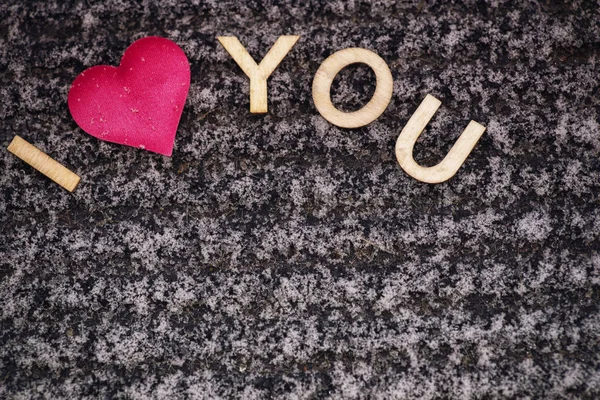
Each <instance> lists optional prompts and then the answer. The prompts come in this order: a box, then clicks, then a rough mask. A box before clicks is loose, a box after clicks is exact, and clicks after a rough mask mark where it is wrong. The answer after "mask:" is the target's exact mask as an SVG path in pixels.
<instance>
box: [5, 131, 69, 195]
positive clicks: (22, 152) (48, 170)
mask: <svg viewBox="0 0 600 400" xmlns="http://www.w3.org/2000/svg"><path fill="white" fill-rule="evenodd" d="M8 151H10V152H11V153H13V154H14V155H15V156H17V157H19V158H20V159H21V160H23V161H25V162H26V163H27V164H29V165H31V166H32V167H33V168H35V169H37V170H38V171H40V172H41V173H42V174H44V175H46V176H47V177H48V178H50V179H52V180H53V181H54V182H56V183H58V184H59V185H60V186H62V187H64V188H65V189H67V190H68V191H69V192H72V191H73V190H75V187H77V184H78V183H79V176H77V175H76V174H74V173H73V172H71V171H70V170H68V169H67V168H66V167H64V166H63V165H62V164H60V163H59V162H58V161H56V160H54V159H52V158H50V157H49V156H48V155H47V154H46V153H44V152H42V151H41V150H40V149H38V148H37V147H35V146H34V145H32V144H31V143H29V142H27V141H26V140H24V139H22V138H21V137H19V136H15V137H14V138H13V140H12V142H10V144H9V145H8Z"/></svg>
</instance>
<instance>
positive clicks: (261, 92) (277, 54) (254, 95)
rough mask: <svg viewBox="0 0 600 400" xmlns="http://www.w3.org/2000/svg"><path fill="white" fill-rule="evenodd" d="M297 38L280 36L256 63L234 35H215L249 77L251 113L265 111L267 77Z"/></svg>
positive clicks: (266, 103) (266, 106) (266, 108)
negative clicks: (258, 62)
mask: <svg viewBox="0 0 600 400" xmlns="http://www.w3.org/2000/svg"><path fill="white" fill-rule="evenodd" d="M299 38H300V36H280V37H279V38H278V39H277V41H276V42H275V44H274V45H273V47H271V49H270V50H269V52H268V53H267V55H266V56H265V58H263V59H262V61H261V62H260V64H258V65H257V64H256V62H255V61H254V59H253V58H252V56H251V55H250V54H248V52H247V51H246V49H245V48H244V46H242V44H241V43H240V41H239V40H238V39H237V38H236V37H235V36H219V37H217V39H218V40H219V42H221V44H222V45H223V47H225V50H227V52H228V53H229V54H230V55H231V57H233V59H234V60H235V62H236V63H237V64H238V65H239V66H240V68H241V69H242V71H244V73H245V74H246V75H247V76H248V78H250V112H251V113H254V114H261V113H266V112H267V110H268V102H267V79H268V78H269V76H271V74H272V73H273V71H275V68H277V66H278V65H279V63H280V62H281V60H283V58H284V57H285V56H286V55H287V53H289V51H290V50H291V49H292V47H293V46H294V44H295V43H296V42H297V41H298V39H299Z"/></svg>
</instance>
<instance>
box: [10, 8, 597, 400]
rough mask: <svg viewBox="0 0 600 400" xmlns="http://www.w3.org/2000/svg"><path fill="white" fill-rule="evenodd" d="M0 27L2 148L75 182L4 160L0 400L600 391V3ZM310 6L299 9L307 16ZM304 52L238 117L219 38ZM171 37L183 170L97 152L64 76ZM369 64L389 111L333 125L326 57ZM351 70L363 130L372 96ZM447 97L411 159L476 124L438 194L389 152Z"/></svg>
mask: <svg viewBox="0 0 600 400" xmlns="http://www.w3.org/2000/svg"><path fill="white" fill-rule="evenodd" d="M7 3H11V2H2V4H1V5H0V94H1V97H2V103H1V104H0V144H1V145H2V148H5V147H6V146H7V145H8V143H9V141H10V139H11V138H12V136H13V135H15V134H19V135H21V136H23V137H24V138H25V139H27V140H29V141H31V142H32V143H34V144H36V145H37V146H39V147H40V148H41V149H43V150H45V151H47V152H48V153H49V154H51V155H52V156H53V157H55V158H56V159H58V160H59V161H61V162H63V163H64V164H66V165H67V166H69V167H71V168H72V169H74V170H75V171H77V172H78V173H80V174H81V176H82V183H81V185H80V187H79V188H78V189H77V190H76V191H75V192H74V193H73V194H69V193H67V192H65V191H64V190H62V189H61V188H60V187H58V186H57V185H55V184H53V183H52V182H50V181H49V180H47V179H46V178H44V177H42V176H41V175H40V174H38V173H36V172H34V171H33V170H32V169H31V168H29V167H27V166H25V165H24V164H23V163H22V162H21V161H19V160H18V159H16V158H15V157H13V156H12V155H10V154H9V153H8V152H6V151H0V168H1V170H2V175H1V176H0V193H1V196H2V197H1V198H0V212H1V214H0V224H1V231H0V253H1V257H0V326H1V329H0V397H3V398H4V397H8V398H36V397H48V398H79V397H122V398H134V399H138V398H140V399H141V398H151V397H156V398H185V397H188V396H189V397H197V398H217V397H223V398H231V397H236V396H237V397H240V398H249V399H252V398H266V397H269V396H276V397H286V398H313V397H327V396H330V397H332V398H363V397H379V398H407V397H417V396H420V397H423V398H433V397H436V396H443V397H461V398H467V397H482V396H494V397H512V398H514V397H527V396H531V397H535V398H553V397H579V396H581V397H594V396H595V395H596V396H597V395H598V394H599V393H600V372H598V371H599V370H600V333H599V332H600V309H599V308H600V306H599V304H600V254H599V248H600V244H599V234H598V231H599V229H600V199H599V193H600V124H599V121H600V116H599V112H600V85H599V79H600V78H599V77H600V23H599V21H600V11H598V9H599V8H600V3H599V2H597V1H592V2H583V1H573V2H568V4H558V2H550V1H548V2H546V1H529V2H527V5H526V6H519V7H521V8H517V7H516V6H515V5H514V4H513V3H512V2H490V3H484V2H459V1H456V2H452V3H451V4H446V5H443V6H442V5H428V4H425V2H421V3H420V4H418V2H414V3H413V4H407V3H405V2H397V3H395V2H389V1H378V2H374V3H372V4H371V3H368V2H358V1H355V2H342V1H338V2H332V3H327V4H325V3H318V2H305V4H304V5H301V6H299V5H294V4H291V3H292V2H291V1H288V2H281V3H280V2H276V3H275V4H271V3H270V2H269V3H268V4H266V3H261V2H256V1H253V2H249V3H247V4H246V5H241V4H238V2H235V1H212V2H208V3H204V2H202V3H200V2H198V1H195V2H193V4H187V5H182V4H178V3H179V2H178V1H175V0H173V1H161V2H147V1H146V2H144V3H143V5H136V6H134V5H127V4H126V3H125V2H122V1H112V0H107V1H105V2H103V4H101V5H94V6H84V5H81V4H79V2H68V1H65V2H63V1H60V2H52V1H50V2H40V3H38V4H28V5H26V4H23V5H19V4H15V5H10V4H7ZM293 3H296V2H293ZM226 34H231V35H236V36H238V37H239V38H240V40H241V41H242V43H244V44H245V45H246V46H247V48H248V49H249V51H250V53H251V54H253V55H254V56H255V58H257V59H258V58H262V55H264V54H265V53H266V51H267V49H268V48H269V47H270V46H271V44H272V43H273V42H274V41H275V40H276V38H277V37H278V36H279V35H280V34H299V35H301V36H302V38H301V39H300V41H299V42H298V44H297V45H296V46H295V48H294V49H293V50H292V52H291V53H290V54H289V55H288V56H287V57H286V59H285V60H284V61H283V63H282V64H281V65H280V66H279V68H278V69H277V70H276V71H275V73H274V75H273V76H272V78H271V79H270V82H269V101H270V112H269V114H268V115H264V116H256V115H251V114H249V112H248V108H249V99H248V86H249V85H248V79H247V78H246V77H245V76H244V75H243V73H242V72H241V71H240V69H239V68H238V67H237V65H236V64H235V62H234V61H233V60H232V59H231V57H229V55H228V54H227V53H226V52H225V50H224V49H223V48H221V47H220V45H219V44H218V43H217V41H216V39H215V36H217V35H226ZM148 35H160V36H165V37H168V38H170V39H172V40H174V41H175V42H177V43H178V44H179V45H180V46H181V47H182V48H183V49H184V51H185V52H186V53H187V55H188V57H189V60H190V63H191V68H192V86H191V88H190V94H189V97H188V102H187V105H186V108H185V110H184V113H183V116H182V123H181V125H180V127H179V131H178V134H177V139H176V144H175V150H174V153H173V157H172V158H167V157H162V156H159V155H156V154H152V153H149V152H144V151H141V150H137V149H133V148H129V147H124V146H118V145H114V144H109V143H104V142H101V141H99V140H97V139H95V138H93V137H91V136H88V135H86V134H85V133H83V132H82V131H81V130H80V129H79V128H78V127H77V125H76V124H75V123H74V122H73V120H72V119H71V117H70V116H69V113H68V109H67V102H66V98H67V92H68V89H69V86H70V84H71V82H72V80H73V79H74V78H75V77H76V76H77V75H78V74H79V73H80V72H81V71H83V70H84V69H86V68H89V67H91V66H93V65H97V64H112V65H115V64H117V63H118V62H119V60H120V57H121V55H122V52H123V50H124V49H125V48H126V47H127V46H128V45H129V44H131V43H132V42H133V41H134V40H136V39H138V38H140V37H144V36H148ZM356 46H358V47H365V48H368V49H372V50H374V51H375V52H377V53H378V54H379V55H380V56H381V57H383V58H384V59H385V60H386V61H387V62H388V63H389V65H390V68H391V70H392V72H393V75H394V81H395V87H394V96H393V99H392V102H391V103H390V106H389V108H388V109H387V111H386V112H385V113H384V114H383V115H382V117H381V118H379V119H378V120H377V121H376V122H374V123H372V124H371V125H369V126H367V127H365V128H362V129H356V130H345V129H339V128H336V127H334V126H332V125H331V124H329V123H327V122H326V121H324V120H323V119H322V118H321V117H320V116H319V115H318V113H317V112H316V110H315V108H314V105H313V104H312V100H311V82H312V78H313V75H314V72H315V71H316V70H317V68H318V66H319V64H320V63H321V61H322V60H323V59H325V58H326V57H327V56H328V55H330V54H331V53H333V52H334V51H336V50H339V49H343V48H346V47H356ZM373 89H374V88H373V75H372V73H371V72H370V71H369V70H368V68H365V67H360V66H359V67H351V68H348V69H347V70H344V71H343V72H342V73H341V74H340V79H339V80H338V81H337V86H336V88H335V96H334V98H335V102H336V104H338V105H340V106H341V107H345V108H347V109H356V108H358V107H360V106H361V104H364V103H365V102H366V101H367V100H368V99H369V97H370V94H371V93H372V92H373ZM427 93H431V94H433V95H434V96H436V97H438V98H440V99H441V100H442V101H443V105H442V108H441V110H440V111H439V112H438V114H437V115H436V117H435V119H434V121H432V123H431V125H430V127H429V129H428V130H427V131H426V132H425V134H424V135H423V137H422V138H421V140H420V141H419V143H418V146H417V149H416V158H417V160H418V161H420V162H422V163H423V164H429V165H432V164H435V163H436V162H438V161H439V160H441V159H442V157H443V156H444V155H445V153H446V152H447V151H448V149H449V148H450V147H451V145H452V143H453V142H454V140H455V138H456V137H457V136H458V134H459V133H460V132H461V131H462V129H464V127H465V126H466V124H467V122H468V121H469V120H470V119H474V120H476V121H479V122H481V123H483V124H484V125H486V126H487V127H488V131H487V132H486V134H485V135H484V136H483V138H482V140H481V141H480V143H479V144H478V145H477V147H476V148H475V150H474V152H473V153H472V154H471V156H470V157H469V158H468V160H467V162H466V164H465V165H464V166H463V168H462V169H461V170H460V171H459V173H458V174H457V175H456V176H455V177H454V178H453V179H452V180H450V181H448V182H446V183H444V184H440V185H427V184H422V183H419V182H417V181H415V180H414V179H412V178H410V177H409V176H407V175H406V174H405V173H404V172H403V171H402V170H401V169H400V168H399V166H398V165H397V163H396V161H395V158H394V155H393V146H394V143H395V139H396V136H397V135H398V133H399V132H400V130H401V129H402V127H403V126H404V124H405V123H406V121H407V120H408V118H409V117H410V115H411V114H412V112H413V111H414V110H415V109H416V107H417V105H418V104H419V102H420V101H421V100H422V99H423V98H424V97H425V95H426V94H427Z"/></svg>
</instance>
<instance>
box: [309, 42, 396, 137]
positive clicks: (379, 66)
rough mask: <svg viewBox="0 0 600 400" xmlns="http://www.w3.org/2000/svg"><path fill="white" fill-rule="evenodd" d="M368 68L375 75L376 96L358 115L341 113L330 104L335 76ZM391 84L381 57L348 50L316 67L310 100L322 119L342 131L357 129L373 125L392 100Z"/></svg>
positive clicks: (367, 51)
mask: <svg viewBox="0 0 600 400" xmlns="http://www.w3.org/2000/svg"><path fill="white" fill-rule="evenodd" d="M355 63H364V64H367V65H368V66H369V67H371V69H373V71H374V72H375V77H376V78H377V83H376V86H375V93H374V94H373V97H372V98H371V100H370V101H369V102H368V103H367V105H366V106H364V107H363V108H361V109H360V110H358V111H354V112H343V111H340V110H338V109H337V108H335V107H334V105H333V104H332V103H331V96H330V90H331V84H332V83H333V79H334V78H335V76H336V75H337V74H338V73H339V72H340V71H341V70H342V69H343V68H344V67H346V66H348V65H350V64H355ZM393 89H394V81H393V79H392V73H391V72H390V69H389V68H388V66H387V64H386V63H385V61H383V59H382V58H381V57H379V56H378V55H377V54H375V53H373V52H372V51H369V50H365V49H360V48H349V49H344V50H340V51H338V52H335V53H333V54H332V55H330V56H329V57H328V58H327V59H326V60H325V61H323V63H322V64H321V66H320V67H319V69H318V71H317V73H316V74H315V79H314V80H313V85H312V94H313V100H314V102H315V106H316V107H317V110H318V111H319V113H321V115H322V116H323V118H325V119H326V120H327V121H329V122H331V123H332V124H334V125H337V126H339V127H342V128H359V127H361V126H365V125H367V124H370V123H371V122H373V121H375V120H376V119H377V118H378V117H379V116H380V115H381V114H382V113H383V112H384V111H385V109H386V108H387V106H388V104H389V103H390V100H391V99H392V91H393Z"/></svg>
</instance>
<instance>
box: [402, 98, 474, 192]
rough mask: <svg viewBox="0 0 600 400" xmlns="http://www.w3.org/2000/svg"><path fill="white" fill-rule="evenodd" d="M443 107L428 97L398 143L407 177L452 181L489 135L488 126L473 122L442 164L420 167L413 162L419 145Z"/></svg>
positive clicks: (403, 130) (433, 180) (434, 99)
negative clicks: (486, 128) (416, 144)
mask: <svg viewBox="0 0 600 400" xmlns="http://www.w3.org/2000/svg"><path fill="white" fill-rule="evenodd" d="M441 104H442V102H441V101H439V100H438V99H436V98H435V97H433V96H432V95H429V94H428V95H427V96H425V99H424V100H423V101H422V102H421V104H420V105H419V107H418V108H417V111H415V113H414V114H413V115H412V116H411V117H410V119H409V120H408V122H407V123H406V126H405V127H404V129H402V132H401V133H400V136H398V140H397V141H396V159H397V160H398V163H399V164H400V166H401V167H402V169H403V170H404V171H405V172H406V173H407V174H409V175H410V176H412V177H413V178H415V179H417V180H419V181H422V182H427V183H441V182H444V181H447V180H448V179H450V178H452V177H453V176H454V174H456V172H457V171H458V169H459V168H460V167H461V166H462V165H463V163H464V162H465V160H466V159H467V157H468V156H469V154H471V150H473V147H475V145H476V144H477V141H478V140H479V138H480V137H481V135H483V132H485V126H483V125H480V124H478V123H477V122H475V121H471V122H469V125H467V128H466V129H465V130H464V131H463V133H462V134H461V135H460V137H459V138H458V140H457V141H456V143H454V146H452V148H451V149H450V151H449V152H448V154H447V155H446V157H444V159H443V160H442V162H440V163H439V164H438V165H435V166H433V167H422V166H420V165H419V164H417V163H416V162H415V160H414V159H413V148H414V147H415V142H416V141H417V139H418V138H419V136H420V135H421V133H422V132H423V129H425V127H426V126H427V124H428V123H429V121H430V120H431V118H432V117H433V115H434V114H435V112H436V111H437V109H438V108H439V107H440V105H441Z"/></svg>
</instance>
